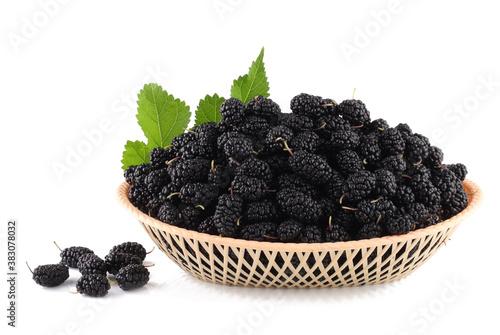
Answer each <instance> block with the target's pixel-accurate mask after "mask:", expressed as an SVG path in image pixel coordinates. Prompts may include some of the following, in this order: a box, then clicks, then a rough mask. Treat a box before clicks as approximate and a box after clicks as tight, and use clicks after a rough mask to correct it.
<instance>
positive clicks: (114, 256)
mask: <svg viewBox="0 0 500 335" xmlns="http://www.w3.org/2000/svg"><path fill="white" fill-rule="evenodd" d="M104 262H105V263H106V268H107V270H108V272H109V273H111V274H114V275H116V274H117V273H118V271H119V270H120V269H121V268H123V267H125V266H127V265H129V264H142V260H141V259H140V258H139V257H137V256H136V255H131V254H125V253H123V252H112V253H110V254H107V255H106V257H105V258H104Z"/></svg>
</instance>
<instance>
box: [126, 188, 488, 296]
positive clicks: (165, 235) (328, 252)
mask: <svg viewBox="0 0 500 335" xmlns="http://www.w3.org/2000/svg"><path fill="white" fill-rule="evenodd" d="M464 186H465V189H466V191H467V192H468V193H473V194H472V195H470V196H469V205H468V206H467V208H466V209H465V210H464V211H462V212H461V213H460V214H458V215H456V216H454V217H453V218H451V219H449V220H446V221H444V222H441V223H439V224H437V225H435V226H430V227H427V228H424V229H419V230H415V231H412V232H410V233H408V234H404V235H397V236H385V237H380V238H374V239H369V240H359V241H349V242H336V243H315V244H307V243H279V242H257V241H246V240H241V239H233V238H228V237H220V236H214V235H208V234H203V233H198V232H195V231H191V230H186V229H183V228H179V227H175V226H172V225H169V224H166V223H163V222H161V221H158V220H156V219H154V218H152V217H150V216H148V215H146V214H144V213H143V212H141V211H140V210H139V209H137V208H136V207H135V206H134V205H132V203H131V202H130V201H129V199H128V190H129V188H130V185H129V184H127V183H125V182H124V183H122V184H121V185H120V187H119V188H118V191H117V198H118V201H119V203H120V204H121V205H122V206H123V207H124V208H125V209H126V210H127V211H128V212H129V213H130V214H132V216H134V217H135V218H136V219H138V220H139V222H140V223H141V225H142V226H143V228H144V229H145V230H146V232H147V233H148V234H149V236H150V237H151V238H152V239H153V241H154V242H155V243H156V245H157V246H158V247H159V248H160V249H161V250H162V251H163V252H164V253H165V254H166V255H167V256H168V257H169V258H170V259H171V260H173V261H174V262H175V263H176V264H177V265H178V266H179V267H180V268H181V269H183V270H184V271H186V272H187V273H189V274H191V275H192V276H194V277H196V278H198V279H201V280H204V281H207V282H212V283H218V284H224V285H238V286H253V287H287V288H292V287H296V288H305V287H309V288H312V287H340V286H358V285H367V284H378V283H386V282H391V281H394V280H397V279H400V278H403V277H405V276H407V275H409V274H410V273H412V272H413V271H415V270H416V269H417V268H418V267H420V266H421V265H422V264H423V263H425V262H426V261H427V260H428V259H429V258H430V257H431V256H432V255H434V253H436V251H438V250H439V249H440V248H441V247H442V246H443V245H444V244H445V242H446V241H447V240H448V239H449V238H450V236H451V235H452V234H453V232H454V231H455V229H457V227H458V225H459V224H460V223H461V222H462V221H463V220H465V219H466V218H467V217H469V216H470V215H471V214H472V213H473V212H474V211H475V210H476V209H477V208H478V207H479V205H480V204H481V202H482V200H483V193H482V191H481V189H480V188H479V187H478V186H477V185H476V184H475V183H473V182H472V181H470V180H465V181H464Z"/></svg>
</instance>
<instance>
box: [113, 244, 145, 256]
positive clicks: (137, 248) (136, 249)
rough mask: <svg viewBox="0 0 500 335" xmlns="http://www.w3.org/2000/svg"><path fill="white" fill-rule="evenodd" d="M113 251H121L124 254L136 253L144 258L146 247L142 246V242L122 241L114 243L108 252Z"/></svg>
mask: <svg viewBox="0 0 500 335" xmlns="http://www.w3.org/2000/svg"><path fill="white" fill-rule="evenodd" d="M113 252H123V253H125V254H131V255H136V256H137V257H139V258H140V259H141V260H145V259H146V255H147V252H146V249H144V247H143V246H142V244H140V243H137V242H123V243H121V244H118V245H115V246H114V247H113V248H112V249H111V250H110V251H109V253H113Z"/></svg>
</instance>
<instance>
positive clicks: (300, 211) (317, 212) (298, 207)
mask: <svg viewBox="0 0 500 335" xmlns="http://www.w3.org/2000/svg"><path fill="white" fill-rule="evenodd" d="M276 199H277V200H278V204H279V205H280V208H281V210H282V211H283V212H284V213H285V214H287V215H288V216H290V218H292V219H295V220H297V221H300V222H304V223H315V222H317V221H318V220H319V218H320V217H321V216H322V208H321V205H320V204H319V203H318V202H316V201H315V200H313V199H312V198H311V197H309V196H307V195H305V194H304V193H301V192H299V191H297V190H294V189H289V190H282V191H279V192H277V194H276Z"/></svg>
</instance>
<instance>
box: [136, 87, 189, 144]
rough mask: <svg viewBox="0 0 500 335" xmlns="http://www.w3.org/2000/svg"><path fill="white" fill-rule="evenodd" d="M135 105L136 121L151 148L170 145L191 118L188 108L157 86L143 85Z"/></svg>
mask: <svg viewBox="0 0 500 335" xmlns="http://www.w3.org/2000/svg"><path fill="white" fill-rule="evenodd" d="M137 104H138V106H139V107H138V109H137V110H138V113H137V120H138V122H139V125H140V126H141V128H142V131H143V132H144V135H146V138H147V139H148V146H149V147H151V148H154V147H166V146H167V145H170V142H171V141H172V139H173V138H174V137H176V136H177V135H179V134H181V133H183V132H184V130H185V129H186V128H187V125H188V123H189V119H190V117H191V112H190V111H189V106H186V103H185V102H184V101H181V100H179V99H175V98H174V97H173V96H172V95H169V94H168V93H167V91H164V90H163V89H162V87H161V86H159V85H158V84H146V85H144V88H143V89H142V90H141V92H140V93H139V100H138V101H137Z"/></svg>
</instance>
